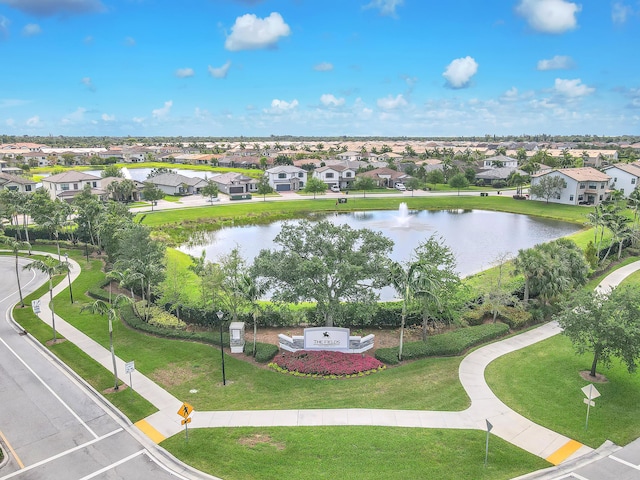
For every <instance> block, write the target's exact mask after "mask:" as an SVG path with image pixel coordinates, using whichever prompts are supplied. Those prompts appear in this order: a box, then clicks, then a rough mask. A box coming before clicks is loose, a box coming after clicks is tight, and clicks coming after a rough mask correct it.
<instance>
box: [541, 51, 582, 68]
mask: <svg viewBox="0 0 640 480" xmlns="http://www.w3.org/2000/svg"><path fill="white" fill-rule="evenodd" d="M574 66H575V63H574V62H573V59H572V58H571V57H569V56H567V55H556V56H554V57H553V58H549V59H544V60H540V61H539V62H538V66H537V67H536V68H537V69H538V70H569V69H571V68H573V67H574Z"/></svg>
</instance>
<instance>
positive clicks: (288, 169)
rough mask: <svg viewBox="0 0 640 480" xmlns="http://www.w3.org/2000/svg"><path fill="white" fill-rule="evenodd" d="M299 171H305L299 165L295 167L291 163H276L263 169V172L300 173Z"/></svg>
mask: <svg viewBox="0 0 640 480" xmlns="http://www.w3.org/2000/svg"><path fill="white" fill-rule="evenodd" d="M300 172H305V170H304V169H302V168H300V167H295V166H293V165H278V166H277V167H273V168H269V169H267V170H265V173H300Z"/></svg>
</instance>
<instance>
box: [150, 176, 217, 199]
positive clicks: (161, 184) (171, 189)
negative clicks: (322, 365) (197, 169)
mask: <svg viewBox="0 0 640 480" xmlns="http://www.w3.org/2000/svg"><path fill="white" fill-rule="evenodd" d="M146 181H147V182H149V183H153V184H154V185H155V186H156V187H158V188H159V189H160V190H162V191H163V192H164V193H165V194H167V195H193V194H194V193H200V189H201V188H203V187H206V186H207V181H206V180H204V179H202V178H199V177H187V176H185V175H180V174H179V173H161V174H160V175H156V176H154V177H151V178H148V179H147V180H146Z"/></svg>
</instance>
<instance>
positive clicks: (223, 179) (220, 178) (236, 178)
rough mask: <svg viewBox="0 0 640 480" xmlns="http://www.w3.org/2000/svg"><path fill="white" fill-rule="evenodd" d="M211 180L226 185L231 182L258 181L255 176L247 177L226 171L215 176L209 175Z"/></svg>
mask: <svg viewBox="0 0 640 480" xmlns="http://www.w3.org/2000/svg"><path fill="white" fill-rule="evenodd" d="M211 181H212V182H216V183H219V184H221V185H228V184H230V183H233V182H240V183H258V181H257V180H256V179H255V178H251V177H247V176H246V175H243V174H241V173H237V172H227V173H223V174H222V175H216V176H215V177H211Z"/></svg>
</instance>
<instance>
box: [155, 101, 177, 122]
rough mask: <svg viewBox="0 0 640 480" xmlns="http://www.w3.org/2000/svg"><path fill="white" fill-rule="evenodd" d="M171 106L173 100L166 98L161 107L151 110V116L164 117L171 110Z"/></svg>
mask: <svg viewBox="0 0 640 480" xmlns="http://www.w3.org/2000/svg"><path fill="white" fill-rule="evenodd" d="M171 107H173V100H167V101H166V102H164V106H163V107H161V108H156V109H155V110H152V111H151V115H153V118H166V117H168V116H169V113H170V112H171Z"/></svg>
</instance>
